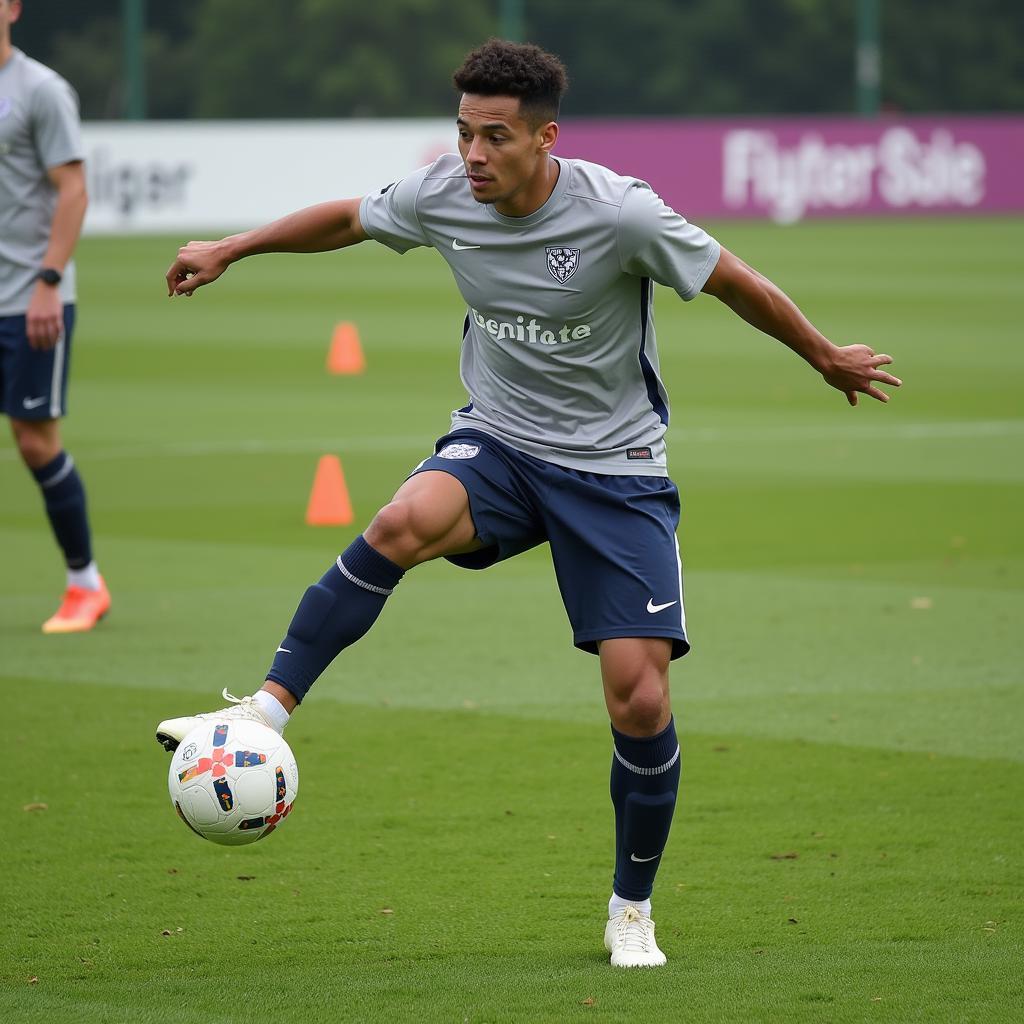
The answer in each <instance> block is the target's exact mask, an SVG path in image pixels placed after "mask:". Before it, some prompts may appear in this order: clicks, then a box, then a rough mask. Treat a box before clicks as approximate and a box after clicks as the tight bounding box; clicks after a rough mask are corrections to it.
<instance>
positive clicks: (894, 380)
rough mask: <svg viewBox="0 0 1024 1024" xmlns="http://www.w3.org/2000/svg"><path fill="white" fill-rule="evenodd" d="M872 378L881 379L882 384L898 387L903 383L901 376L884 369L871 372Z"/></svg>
mask: <svg viewBox="0 0 1024 1024" xmlns="http://www.w3.org/2000/svg"><path fill="white" fill-rule="evenodd" d="M871 379H872V380H877V381H880V382H881V383H882V384H891V385H892V386H893V387H894V388H898V387H900V386H901V385H902V384H903V381H901V380H900V379H899V377H894V376H893V375H892V374H891V373H886V372H885V371H884V370H876V371H875V372H874V373H873V374H871Z"/></svg>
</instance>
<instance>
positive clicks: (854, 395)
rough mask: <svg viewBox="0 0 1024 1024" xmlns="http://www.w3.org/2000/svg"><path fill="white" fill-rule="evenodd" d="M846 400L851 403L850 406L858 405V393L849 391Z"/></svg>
mask: <svg viewBox="0 0 1024 1024" xmlns="http://www.w3.org/2000/svg"><path fill="white" fill-rule="evenodd" d="M846 400H847V401H848V402H849V403H850V405H856V404H857V392H856V391H847V392H846Z"/></svg>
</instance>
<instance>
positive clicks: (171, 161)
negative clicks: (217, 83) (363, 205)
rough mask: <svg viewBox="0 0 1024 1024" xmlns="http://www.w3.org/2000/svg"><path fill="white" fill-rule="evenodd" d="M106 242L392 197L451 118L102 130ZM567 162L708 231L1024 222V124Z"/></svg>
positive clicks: (798, 134)
mask: <svg viewBox="0 0 1024 1024" xmlns="http://www.w3.org/2000/svg"><path fill="white" fill-rule="evenodd" d="M84 135H85V145H86V160H87V175H88V181H89V192H90V198H91V202H90V206H89V213H88V217H87V220H86V230H87V231H89V232H93V233H122V232H158V231H172V232H181V231H206V232H212V231H229V230H234V229H238V228H242V227H248V226H252V225H255V224H259V223H262V222H264V221H267V220H270V219H273V218H274V217H279V216H282V215H283V214H285V213H289V212H290V211H292V210H295V209H298V208H300V207H302V206H308V205H311V204H313V203H318V202H323V201H325V200H328V199H337V198H345V197H351V196H360V195H363V194H364V193H366V192H369V191H371V190H373V189H378V188H382V187H384V186H385V185H387V184H389V183H390V182H392V181H394V180H395V179H396V178H399V177H401V176H402V175H404V174H407V173H408V172H409V171H411V170H413V169H415V168H416V167H419V166H422V165H423V164H425V163H428V162H430V161H431V160H433V159H434V158H435V157H436V156H437V155H438V154H440V153H442V152H445V151H447V150H450V149H454V148H455V128H454V125H453V124H452V122H451V121H449V120H448V119H445V118H440V119H429V120H386V121H384V120H377V121H370V120H368V121H301V122H296V121H281V122H261V121H234V122H232V121H225V122H187V123H182V122H148V123H146V122H143V123H137V124H133V123H125V122H117V123H114V122H110V123H105V122H92V123H87V124H86V125H85V126H84ZM556 152H557V153H558V154H560V155H563V156H572V157H579V158H582V159H587V160H594V161H596V162H598V163H603V164H606V165H607V166H609V167H611V168H613V169H614V170H616V171H619V172H621V173H623V174H631V175H635V176H637V177H642V178H644V179H646V180H647V181H649V182H650V183H651V185H652V186H654V188H655V189H656V190H657V191H658V192H659V193H660V194H661V195H662V197H663V198H664V199H665V201H666V202H667V203H668V204H669V205H670V206H673V207H674V208H675V209H677V210H678V211H679V212H680V213H682V214H684V215H685V216H687V217H689V218H691V219H694V220H697V219H702V218H703V219H706V218H721V217H745V218H762V219H763V218H770V219H773V220H775V221H778V222H781V223H789V222H793V221H797V220H800V219H802V218H804V217H820V216H856V215H863V214H870V215H887V214H898V215H907V214H924V213H927V214H956V213H996V212H999V211H1014V210H1016V211H1019V210H1024V174H1022V173H1021V170H1020V168H1021V166H1022V164H1024V118H1021V117H973V118H972V117H948V118H937V117H927V118H907V119H899V120H893V119H882V120H878V121H867V120H859V119H854V118H790V119H743V120H729V121H721V120H716V121H676V120H641V121H620V120H608V121H604V120H602V121H575V122H573V121H567V122H565V123H564V124H563V125H562V134H561V136H560V138H559V142H558V145H557V147H556Z"/></svg>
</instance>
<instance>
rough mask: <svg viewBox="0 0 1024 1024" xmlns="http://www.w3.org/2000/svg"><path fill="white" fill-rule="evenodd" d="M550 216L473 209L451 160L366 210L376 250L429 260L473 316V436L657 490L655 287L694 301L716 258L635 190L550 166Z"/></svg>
mask: <svg viewBox="0 0 1024 1024" xmlns="http://www.w3.org/2000/svg"><path fill="white" fill-rule="evenodd" d="M558 164H559V175H558V182H557V183H556V185H555V188H554V191H553V192H552V194H551V196H550V197H549V199H548V200H547V202H546V203H545V204H544V205H543V206H542V207H541V208H540V209H539V210H537V211H535V212H534V213H532V214H530V215H529V216H527V217H505V216H503V215H502V214H500V213H498V212H497V210H495V209H494V207H493V206H492V205H485V204H481V203H478V202H477V201H476V200H475V199H474V198H473V195H472V193H471V191H470V187H469V182H468V181H467V180H466V170H465V166H464V164H463V162H462V159H461V158H460V157H459V156H458V155H456V154H446V155H445V156H442V157H441V158H440V159H439V160H437V161H436V162H435V163H433V164H432V165H431V166H430V167H425V168H422V169H420V170H419V171H416V172H414V173H413V174H410V175H409V176H408V177H407V178H404V179H403V180H402V181H400V182H398V183H397V184H395V185H392V186H388V187H387V188H385V189H382V190H381V191H380V192H379V193H373V194H371V195H368V196H366V197H365V198H364V199H363V201H362V203H361V205H360V209H359V216H360V220H361V221H362V225H363V228H364V230H365V231H366V233H367V234H368V235H370V237H371V238H374V239H376V240H377V241H379V242H382V243H384V244H385V245H387V246H389V247H390V248H392V249H394V250H395V251H396V252H399V253H403V252H406V251H407V250H409V249H412V248H415V247H417V246H423V245H427V246H433V247H434V248H435V249H437V251H438V252H439V253H441V255H442V256H443V257H444V258H445V259H446V260H447V261H448V265H449V266H450V267H451V269H452V273H453V274H454V275H455V280H456V282H457V283H458V287H459V290H460V291H461V293H462V296H463V298H464V299H465V300H466V303H467V305H468V306H469V310H468V313H467V316H466V324H465V330H464V337H463V341H462V358H461V374H462V381H463V383H464V384H465V386H466V390H467V391H468V393H469V404H468V405H466V406H465V407H464V408H462V409H458V410H456V411H455V412H454V413H453V414H452V428H453V429H458V428H459V427H473V428H476V429H478V430H483V431H484V432H486V433H488V434H491V435H492V436H494V437H496V438H498V440H500V441H504V442H505V443H506V444H508V445H511V446H512V447H513V448H516V449H518V450H519V451H523V452H526V453H527V454H529V455H534V456H536V457H537V458H541V459H544V460H546V461H548V462H554V463H557V464H558V465H562V466H568V467H570V468H572V469H580V470H589V471H592V472H595V473H608V474H613V475H618V476H624V475H641V476H664V475H665V474H666V473H667V469H666V464H665V445H664V440H663V438H664V434H665V430H666V427H667V426H668V411H669V410H668V396H667V394H666V392H665V388H664V386H663V384H662V382H661V378H660V376H659V372H658V351H657V346H656V343H655V335H654V318H653V310H652V298H653V285H652V282H653V281H657V282H658V283H659V284H664V285H668V286H669V287H670V288H674V289H675V290H676V291H677V292H678V293H679V295H680V296H681V297H682V298H683V299H687V300H688V299H692V298H693V297H694V296H695V295H697V294H698V292H699V291H700V290H701V287H702V286H703V285H704V282H705V281H706V280H707V279H708V277H709V276H710V274H711V272H712V271H713V270H714V268H715V265H716V264H717V262H718V256H719V251H720V250H719V246H718V243H717V242H716V241H715V240H714V239H713V238H711V237H710V236H709V235H708V234H707V233H706V232H704V231H703V230H701V229H700V228H699V227H697V226H695V225H693V224H690V223H688V222H687V221H686V220H684V219H683V218H682V217H681V216H680V215H679V214H678V213H676V212H675V211H674V210H672V209H670V208H669V207H667V206H666V205H665V204H664V203H663V202H662V201H661V199H660V198H659V197H658V196H657V195H656V194H655V193H654V192H653V191H652V190H651V187H650V186H649V185H648V184H647V183H646V182H643V181H639V180H638V179H636V178H626V177H622V176H620V175H618V174H615V173H614V172H612V171H610V170H608V169H607V168H606V167H601V166H599V165H598V164H592V163H587V162H585V161H582V160H563V159H559V160H558Z"/></svg>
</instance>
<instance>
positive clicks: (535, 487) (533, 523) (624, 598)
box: [414, 430, 690, 658]
mask: <svg viewBox="0 0 1024 1024" xmlns="http://www.w3.org/2000/svg"><path fill="white" fill-rule="evenodd" d="M428 470H440V471H441V472H444V473H449V474H450V475H451V476H454V477H455V478H456V479H457V480H459V481H460V482H461V483H462V485H463V486H464V487H465V488H466V492H467V494H468V495H469V509H470V514H471V515H472V517H473V524H474V526H475V527H476V533H477V537H478V538H479V539H480V540H481V541H482V542H483V544H484V547H482V548H480V549H479V550H477V551H473V552H470V553H469V554H464V555H451V556H450V557H449V561H451V562H454V563H455V564H456V565H459V566H462V567H463V568H466V569H486V568H487V567H488V566H490V565H494V563H495V562H500V561H502V560H504V559H506V558H511V557H512V556H513V555H517V554H519V553H520V552H522V551H527V550H529V549H530V548H532V547H536V546H537V545H538V544H542V543H544V542H545V541H547V542H548V544H549V545H550V547H551V558H552V561H553V562H554V566H555V575H556V577H557V579H558V587H559V590H560V591H561V593H562V601H563V603H564V604H565V610H566V612H567V613H568V616H569V621H570V623H571V624H572V629H573V643H575V645H576V646H577V647H579V648H580V649H581V650H584V651H589V652H590V653H592V654H594V653H596V652H597V641H599V640H609V639H612V638H613V637H631V636H658V637H666V638H668V639H670V640H671V641H672V657H673V658H679V657H682V655H684V654H686V652H687V651H688V650H689V649H690V645H689V643H688V642H687V639H686V616H685V613H684V610H683V578H682V565H681V562H680V559H679V544H678V543H677V541H676V527H677V526H678V525H679V492H678V491H677V490H676V486H675V484H674V483H672V481H671V480H669V479H668V478H667V477H661V476H611V475H608V474H604V473H586V472H582V471H580V470H575V469H567V468H565V467H563V466H556V465H554V464H553V463H550V462H544V461H543V460H541V459H537V458H534V457H533V456H531V455H526V454H525V453H523V452H520V451H516V450H515V449H514V448H510V447H509V446H508V445H505V444H502V443H501V442H500V441H498V440H496V439H495V438H493V437H491V436H489V435H488V434H484V433H481V432H479V431H475V430H458V431H456V432H455V433H452V434H447V435H446V436H445V437H442V438H441V439H440V440H439V441H438V442H437V445H436V447H435V454H434V455H432V456H431V457H430V458H429V459H426V460H424V461H423V462H422V463H421V464H420V465H419V466H417V467H416V469H415V470H414V474H415V473H423V472H426V471H428Z"/></svg>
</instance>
